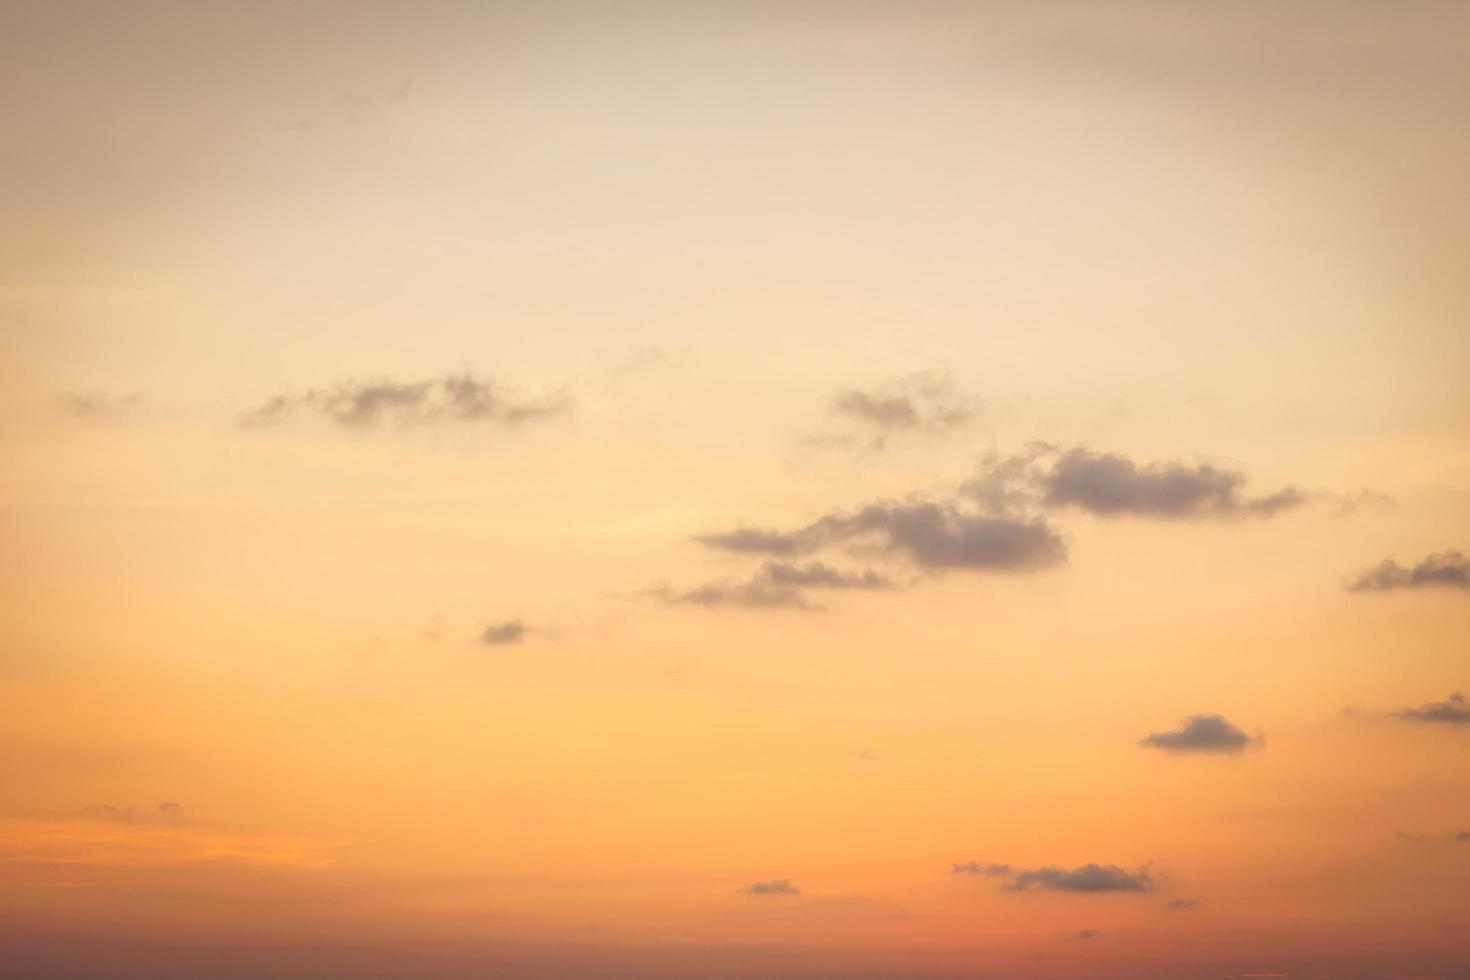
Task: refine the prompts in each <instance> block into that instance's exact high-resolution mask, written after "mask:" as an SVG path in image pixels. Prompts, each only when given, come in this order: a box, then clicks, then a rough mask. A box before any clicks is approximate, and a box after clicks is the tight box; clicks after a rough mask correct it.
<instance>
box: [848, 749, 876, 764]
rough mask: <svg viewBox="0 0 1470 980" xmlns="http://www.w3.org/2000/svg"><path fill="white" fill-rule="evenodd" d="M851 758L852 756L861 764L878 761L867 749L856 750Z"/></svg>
mask: <svg viewBox="0 0 1470 980" xmlns="http://www.w3.org/2000/svg"><path fill="white" fill-rule="evenodd" d="M852 756H853V758H854V759H858V760H859V761H862V762H877V761H878V756H877V755H875V754H874V753H872V752H870V751H869V750H867V749H858V750H857V751H856V752H854V753H853V754H852Z"/></svg>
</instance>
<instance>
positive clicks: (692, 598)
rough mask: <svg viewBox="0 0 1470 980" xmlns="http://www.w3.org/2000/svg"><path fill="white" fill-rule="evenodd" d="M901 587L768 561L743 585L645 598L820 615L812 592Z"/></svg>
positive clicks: (873, 575)
mask: <svg viewBox="0 0 1470 980" xmlns="http://www.w3.org/2000/svg"><path fill="white" fill-rule="evenodd" d="M898 587H899V585H898V583H897V582H895V581H894V580H893V579H892V578H890V577H889V576H887V575H884V574H882V573H880V572H877V571H874V570H873V569H871V568H865V569H862V570H861V571H855V572H849V571H843V570H841V569H838V568H834V567H832V566H831V565H828V564H827V563H826V562H821V561H808V562H784V561H767V562H765V563H763V564H762V565H761V566H760V568H759V569H758V570H757V571H756V573H755V574H754V575H753V576H751V577H750V578H749V579H745V580H743V581H735V580H730V579H721V580H717V581H714V582H706V583H705V584H703V585H700V586H697V587H695V588H693V589H689V590H687V591H683V592H680V591H677V590H675V589H673V588H670V587H669V586H667V585H659V586H655V587H653V588H651V589H647V590H645V592H644V594H645V595H650V596H653V597H655V598H658V599H662V600H663V601H664V602H667V603H671V604H675V605H694V606H704V607H706V608H715V607H719V606H735V607H740V608H745V609H801V610H807V611H820V610H822V609H823V608H824V607H823V606H822V605H820V604H819V603H817V602H815V601H814V600H813V599H812V598H811V597H810V596H809V594H808V593H809V592H810V591H813V590H839V591H855V590H856V591H870V592H871V591H883V590H888V589H895V588H898Z"/></svg>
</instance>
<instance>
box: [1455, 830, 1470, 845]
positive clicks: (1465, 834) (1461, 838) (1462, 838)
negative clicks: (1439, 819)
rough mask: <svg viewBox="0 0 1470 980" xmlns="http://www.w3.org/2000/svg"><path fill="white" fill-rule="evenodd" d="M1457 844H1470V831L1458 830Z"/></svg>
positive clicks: (1456, 835)
mask: <svg viewBox="0 0 1470 980" xmlns="http://www.w3.org/2000/svg"><path fill="white" fill-rule="evenodd" d="M1455 843H1457V844H1467V843H1470V830H1458V831H1456V832H1455Z"/></svg>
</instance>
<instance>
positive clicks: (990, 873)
mask: <svg viewBox="0 0 1470 980" xmlns="http://www.w3.org/2000/svg"><path fill="white" fill-rule="evenodd" d="M949 873H950V874H952V875H966V876H970V877H979V878H1001V879H1005V882H1004V884H1002V885H1001V888H1003V889H1004V890H1006V891H1012V892H1023V891H1029V890H1031V889H1033V888H1034V889H1037V890H1039V891H1055V892H1079V893H1084V894H1091V893H1096V892H1149V891H1153V889H1154V880H1153V876H1152V875H1151V874H1150V872H1149V866H1148V865H1144V866H1143V867H1141V868H1139V869H1138V870H1137V871H1128V870H1126V869H1124V868H1121V867H1119V866H1118V865H1116V864H1084V865H1081V866H1080V867H1076V868H1071V869H1068V868H1063V867H1059V866H1056V865H1046V866H1044V867H1040V868H1013V867H1011V866H1010V865H1009V864H993V863H992V864H983V863H981V862H979V861H967V862H965V863H964V864H952V865H950V872H949Z"/></svg>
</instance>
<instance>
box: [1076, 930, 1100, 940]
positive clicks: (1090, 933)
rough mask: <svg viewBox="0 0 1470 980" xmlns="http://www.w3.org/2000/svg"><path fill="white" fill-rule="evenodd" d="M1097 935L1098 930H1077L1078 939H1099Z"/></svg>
mask: <svg viewBox="0 0 1470 980" xmlns="http://www.w3.org/2000/svg"><path fill="white" fill-rule="evenodd" d="M1097 935H1098V930H1096V929H1079V930H1077V938H1078V939H1096V938H1097Z"/></svg>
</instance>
